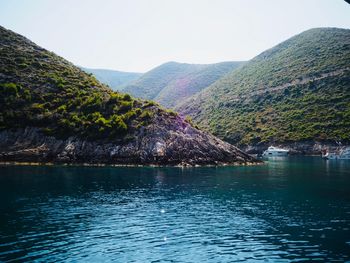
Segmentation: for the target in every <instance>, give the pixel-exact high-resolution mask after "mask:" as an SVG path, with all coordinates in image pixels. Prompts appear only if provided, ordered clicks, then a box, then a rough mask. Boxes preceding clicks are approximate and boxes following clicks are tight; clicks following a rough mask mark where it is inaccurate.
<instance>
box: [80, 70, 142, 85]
mask: <svg viewBox="0 0 350 263" xmlns="http://www.w3.org/2000/svg"><path fill="white" fill-rule="evenodd" d="M80 68H81V69H82V70H84V71H85V72H87V73H91V74H93V75H94V76H95V77H96V78H97V79H98V80H99V81H100V82H102V83H104V84H106V85H108V86H109V87H110V88H112V89H113V90H119V88H120V87H121V86H123V85H127V84H129V83H130V82H132V81H133V80H135V79H137V78H139V77H140V76H141V75H142V73H136V72H124V71H117V70H110V69H92V68H85V67H80Z"/></svg>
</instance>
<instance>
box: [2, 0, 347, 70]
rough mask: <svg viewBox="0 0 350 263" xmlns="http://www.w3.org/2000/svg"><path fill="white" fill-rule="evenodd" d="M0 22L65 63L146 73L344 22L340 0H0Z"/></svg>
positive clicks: (250, 51) (256, 49)
mask: <svg viewBox="0 0 350 263" xmlns="http://www.w3.org/2000/svg"><path fill="white" fill-rule="evenodd" d="M0 24H1V25H2V26H4V27H6V28H9V29H11V30H13V31H15V32H17V33H20V34H22V35H24V36H26V37H28V38H29V39H31V40H32V41H34V42H35V43H37V44H39V45H40V46H42V47H44V48H46V49H48V50H51V51H54V52H55V53H57V54H58V55H60V56H62V57H64V58H66V59H68V60H70V61H71V62H73V63H75V64H77V65H82V66H86V67H92V68H109V69H116V70H123V71H140V72H144V71H147V70H149V69H151V68H152V67H154V66H157V65H159V64H161V63H164V62H167V61H179V62H188V63H213V62H219V61H228V60H248V59H250V58H252V57H254V56H256V55H257V54H259V53H260V52H262V51H264V50H265V49H267V48H270V47H272V46H274V45H276V44H278V43H279V42H281V41H283V40H285V39H287V38H289V37H291V36H293V35H295V34H298V33H300V32H302V31H304V30H307V29H310V28H313V27H342V28H350V5H349V4H347V3H346V2H345V1H343V0H293V1H285V0H110V1H109V0H95V1H93V0H91V1H90V0H0Z"/></svg>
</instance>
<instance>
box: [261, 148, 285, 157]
mask: <svg viewBox="0 0 350 263" xmlns="http://www.w3.org/2000/svg"><path fill="white" fill-rule="evenodd" d="M288 154H289V150H286V149H282V148H278V147H274V146H270V147H269V148H267V150H266V151H264V152H263V156H264V157H267V156H287V155H288Z"/></svg>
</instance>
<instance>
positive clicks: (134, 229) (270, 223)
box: [0, 158, 350, 262]
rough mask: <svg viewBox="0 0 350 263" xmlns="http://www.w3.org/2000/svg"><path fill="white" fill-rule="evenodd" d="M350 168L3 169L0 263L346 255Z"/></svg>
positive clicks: (305, 162) (309, 164) (287, 164)
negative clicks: (3, 262) (15, 260)
mask: <svg viewBox="0 0 350 263" xmlns="http://www.w3.org/2000/svg"><path fill="white" fill-rule="evenodd" d="M349 168H350V166H349V164H348V163H342V164H340V165H337V164H336V163H332V164H331V163H327V162H324V161H323V160H320V159H317V158H307V159H300V158H289V159H284V160H271V161H270V160H269V162H268V163H267V164H266V165H262V166H257V167H220V168H189V169H181V168H108V167H103V168H91V167H90V168H89V167H3V168H1V175H0V198H1V202H0V209H1V210H0V212H1V215H2V216H1V217H0V260H2V261H7V260H12V259H20V260H22V261H32V260H35V259H36V260H40V261H66V260H67V259H69V260H70V261H83V262H86V261H94V262H95V261H104V262H105V261H107V262H108V261H114V262H115V261H117V262H151V261H162V262H163V261H172V262H199V261H203V262H231V261H243V260H251V261H254V260H263V259H264V260H271V261H276V260H280V261H289V260H296V259H298V260H304V261H307V260H311V259H321V260H324V261H330V260H336V259H337V260H340V261H345V260H349V257H350V246H349V242H350V238H349V237H350V230H349V228H350V227H349V225H350V224H349V223H350V195H349V190H350V176H349V172H348V171H349Z"/></svg>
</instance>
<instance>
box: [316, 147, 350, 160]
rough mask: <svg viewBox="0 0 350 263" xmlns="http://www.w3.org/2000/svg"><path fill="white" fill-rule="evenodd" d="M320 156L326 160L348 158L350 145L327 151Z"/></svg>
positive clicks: (349, 156) (349, 158)
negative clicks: (334, 150)
mask: <svg viewBox="0 0 350 263" xmlns="http://www.w3.org/2000/svg"><path fill="white" fill-rule="evenodd" d="M322 157H323V158H325V159H327V160H350V147H347V148H344V149H342V150H340V151H338V152H329V151H327V152H326V154H322Z"/></svg>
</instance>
